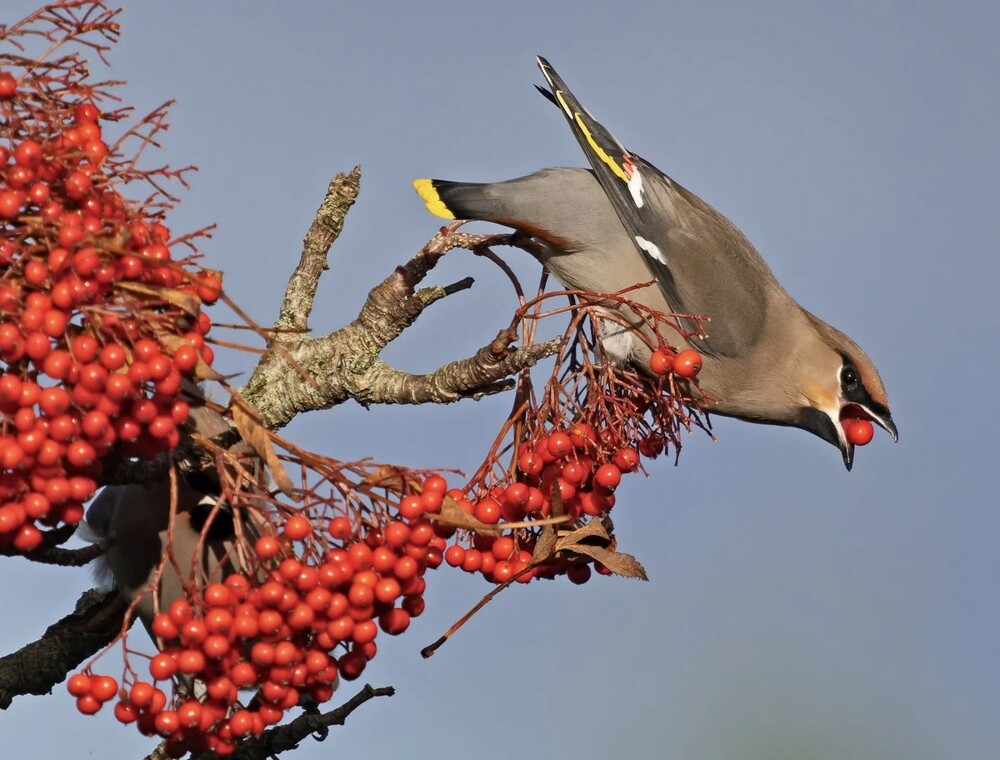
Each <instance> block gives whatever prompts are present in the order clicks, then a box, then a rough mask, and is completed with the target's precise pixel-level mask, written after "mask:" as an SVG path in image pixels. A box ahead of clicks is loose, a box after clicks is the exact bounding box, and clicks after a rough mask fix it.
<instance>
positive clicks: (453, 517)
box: [426, 495, 503, 536]
mask: <svg viewBox="0 0 1000 760" xmlns="http://www.w3.org/2000/svg"><path fill="white" fill-rule="evenodd" d="M426 516H427V517H428V518H429V519H431V520H436V521H437V522H439V523H443V524H445V525H451V526H453V527H456V528H464V529H466V530H472V531H475V532H476V533H479V534H480V535H483V536H499V535H502V534H503V530H502V529H500V528H497V527H496V526H495V525H487V524H486V523H484V522H480V521H479V520H477V519H476V518H475V517H473V516H472V515H470V514H469V513H468V512H466V511H464V510H463V509H462V508H461V507H460V506H458V502H456V501H455V500H454V499H453V498H451V497H450V496H448V495H445V497H444V501H442V502H441V511H440V512H428V513H426Z"/></svg>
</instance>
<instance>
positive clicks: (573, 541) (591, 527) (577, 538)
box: [555, 520, 611, 552]
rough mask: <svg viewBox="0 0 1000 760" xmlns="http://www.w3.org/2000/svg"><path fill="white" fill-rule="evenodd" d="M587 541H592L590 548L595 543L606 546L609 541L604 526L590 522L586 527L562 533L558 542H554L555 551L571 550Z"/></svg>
mask: <svg viewBox="0 0 1000 760" xmlns="http://www.w3.org/2000/svg"><path fill="white" fill-rule="evenodd" d="M587 539H593V540H592V541H591V542H590V544H589V545H590V546H593V545H594V544H595V542H596V543H599V544H603V545H604V546H607V545H608V543H610V541H611V538H610V537H609V536H608V533H607V531H606V530H604V526H603V525H601V524H600V523H599V522H597V521H595V520H592V521H591V522H589V523H587V524H586V525H584V526H582V527H580V528H577V529H576V530H574V531H572V532H570V533H564V534H563V535H561V536H559V540H558V541H557V542H556V549H555V550H556V551H557V552H560V551H563V550H564V549H573V548H575V547H576V546H578V545H579V544H581V543H583V542H584V541H586V540H587Z"/></svg>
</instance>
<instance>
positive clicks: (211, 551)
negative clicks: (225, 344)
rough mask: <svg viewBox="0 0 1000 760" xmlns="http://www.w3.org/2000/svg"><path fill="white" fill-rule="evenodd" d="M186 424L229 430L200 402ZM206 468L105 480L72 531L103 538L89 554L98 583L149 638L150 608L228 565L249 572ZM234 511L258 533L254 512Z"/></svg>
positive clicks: (219, 576)
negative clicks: (97, 551) (129, 607)
mask: <svg viewBox="0 0 1000 760" xmlns="http://www.w3.org/2000/svg"><path fill="white" fill-rule="evenodd" d="M188 426H189V427H190V428H191V429H195V430H197V431H198V432H199V433H200V434H201V435H203V436H205V437H207V438H212V437H214V436H218V435H223V434H225V433H227V432H228V431H229V430H230V428H229V426H228V424H227V423H226V421H225V420H224V419H223V418H222V417H221V416H220V415H219V414H217V413H216V412H213V411H211V410H209V409H207V408H205V407H192V409H191V418H190V420H189V422H188ZM214 475H215V473H202V472H199V471H192V472H191V473H189V474H187V475H183V474H180V473H178V475H177V477H176V478H175V479H174V483H171V480H170V479H169V478H168V477H163V478H161V479H158V480H156V481H154V482H151V483H148V484H145V483H128V484H123V485H109V486H105V487H104V488H103V489H101V491H100V493H98V494H97V496H96V497H95V498H94V500H93V501H92V502H91V503H90V505H89V506H88V507H87V513H86V515H85V518H84V521H83V522H82V523H81V525H80V529H79V530H78V535H79V536H80V537H81V538H82V539H84V540H87V541H90V542H93V543H97V542H101V541H107V547H106V549H105V551H104V553H103V554H102V555H101V556H99V557H98V558H97V559H96V560H95V565H94V574H95V576H96V577H97V579H98V581H100V583H101V585H102V586H105V587H109V588H114V589H116V590H117V591H118V593H119V594H120V595H121V596H122V597H123V598H124V599H125V601H127V602H130V603H131V602H133V601H134V602H135V604H136V607H135V611H136V615H137V616H138V618H139V619H140V620H141V621H142V623H143V625H144V627H145V628H146V630H147V632H149V635H150V638H152V639H153V641H154V642H156V641H157V637H156V636H155V634H154V633H153V631H152V623H153V618H154V617H155V614H156V612H158V611H166V610H168V609H169V607H170V605H171V604H172V603H173V602H174V601H175V600H177V599H191V598H192V593H191V592H192V591H196V592H200V591H201V590H203V589H204V588H205V586H207V585H208V584H209V583H214V582H221V581H222V580H224V579H225V577H226V576H227V575H229V574H231V573H233V572H244V573H246V572H248V571H252V569H251V568H248V567H244V566H243V565H242V564H241V561H240V553H239V552H238V551H236V549H235V545H236V543H237V539H238V535H237V531H236V525H235V520H234V515H233V509H232V507H231V506H230V505H228V504H227V503H226V502H225V501H224V500H222V503H221V504H220V503H218V502H219V501H220V499H222V497H221V488H220V487H219V484H218V482H217V478H215V477H213V476H214ZM172 502H173V512H174V517H173V525H172V526H171V524H170V522H171V520H170V517H171V503H172ZM241 518H242V519H241V524H242V532H243V535H244V538H245V539H248V540H249V541H250V543H251V544H252V542H253V540H254V539H255V538H256V537H257V536H259V535H260V530H259V526H258V524H257V523H256V520H257V517H256V516H255V515H254V514H253V513H251V512H249V511H247V510H244V511H243V512H242V514H241ZM168 550H169V555H168ZM161 564H162V570H160V566H161ZM157 572H160V578H159V583H158V584H157V585H156V587H155V588H154V586H153V582H154V580H155V578H156V574H157Z"/></svg>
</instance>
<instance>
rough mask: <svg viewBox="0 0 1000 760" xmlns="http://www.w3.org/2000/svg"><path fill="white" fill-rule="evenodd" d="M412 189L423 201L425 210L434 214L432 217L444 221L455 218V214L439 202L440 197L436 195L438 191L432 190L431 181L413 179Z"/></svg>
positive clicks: (432, 184)
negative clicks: (437, 217)
mask: <svg viewBox="0 0 1000 760" xmlns="http://www.w3.org/2000/svg"><path fill="white" fill-rule="evenodd" d="M413 189H414V190H416V191H417V195H419V196H420V197H421V198H422V199H423V201H424V204H425V205H426V206H427V210H428V211H430V212H431V213H432V214H434V216H440V217H443V218H444V219H454V218H455V214H454V213H452V211H451V209H450V208H448V207H447V206H446V205H445V202H444V201H443V200H441V196H440V195H438V191H437V190H435V189H434V182H433V180H429V179H415V180H413Z"/></svg>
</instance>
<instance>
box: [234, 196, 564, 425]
mask: <svg viewBox="0 0 1000 760" xmlns="http://www.w3.org/2000/svg"><path fill="white" fill-rule="evenodd" d="M331 186H332V185H331ZM315 224H316V222H314V226H315ZM457 229H458V225H457V224H456V225H451V226H449V227H445V228H442V230H441V231H440V232H439V233H438V234H437V235H435V236H434V237H433V238H432V239H431V240H430V241H429V242H428V243H427V245H425V246H424V247H423V248H422V249H421V250H420V251H419V252H418V253H417V254H416V255H415V256H413V257H412V258H411V259H410V260H409V261H408V262H407V263H406V264H404V265H402V266H400V267H398V268H397V269H396V271H395V272H393V273H392V274H391V275H389V277H387V278H386V279H385V280H384V281H383V282H382V283H380V284H379V285H378V286H376V287H375V288H373V289H372V290H371V292H370V293H369V294H368V298H367V299H366V300H365V303H364V304H363V305H362V307H361V310H360V312H359V313H358V317H357V318H356V319H355V320H354V321H353V322H351V323H350V324H348V325H345V326H344V327H342V328H340V329H339V330H335V331H333V332H331V333H329V334H328V335H324V336H320V337H316V338H309V337H306V336H298V335H290V334H288V333H284V334H281V335H277V334H275V335H273V341H272V345H277V346H280V348H281V350H280V351H271V352H269V353H268V354H266V355H265V356H263V357H262V358H261V360H260V362H259V363H258V365H257V367H256V368H255V370H254V372H253V374H252V375H251V377H250V379H249V380H248V381H247V383H246V385H245V386H243V387H242V388H240V389H239V393H240V394H241V395H242V396H243V398H244V399H245V400H246V401H247V402H248V403H250V404H251V405H252V406H253V407H254V408H256V409H257V410H258V412H259V413H260V415H261V420H262V422H263V424H264V425H265V426H266V427H268V428H270V429H271V430H277V429H279V428H281V427H283V426H284V425H286V424H288V422H290V421H291V420H292V418H293V417H295V415H297V414H301V413H303V412H309V411H315V410H318V409H329V408H330V407H333V406H336V405H337V404H341V403H343V402H344V401H347V400H349V399H354V400H356V401H358V402H359V403H361V404H364V405H368V404H423V403H450V402H453V401H457V400H459V399H462V398H474V399H478V398H482V397H484V396H487V395H492V394H495V393H500V392H502V391H505V390H508V389H509V388H510V387H511V386H512V382H508V378H510V377H511V375H514V374H516V373H517V372H520V371H521V370H522V369H526V368H528V367H531V366H533V365H534V364H536V363H537V362H538V361H540V360H541V359H543V358H545V357H547V356H552V355H554V354H556V353H557V352H558V351H559V348H560V346H561V343H560V342H559V341H548V342H546V343H540V344H537V345H533V346H528V347H525V348H520V349H511V348H510V346H511V344H512V343H513V342H514V341H515V340H516V339H517V333H516V330H515V329H514V328H513V327H511V328H506V329H504V330H501V331H500V334H499V335H498V336H497V338H496V339H494V340H493V341H491V342H490V343H489V344H487V345H486V346H484V347H483V348H481V349H480V350H479V351H477V352H476V354H475V355H473V356H471V357H469V358H466V359H462V360H459V361H454V362H451V363H449V364H446V365H445V366H443V367H440V368H439V369H437V370H435V371H434V372H431V373H428V374H425V375H412V374H410V373H407V372H404V371H402V370H398V369H396V368H394V367H392V366H390V365H389V364H387V363H386V362H384V361H383V360H382V359H381V356H380V354H381V352H382V350H383V349H384V348H385V347H386V346H387V345H389V343H391V342H392V341H393V340H395V339H396V338H398V337H399V336H400V335H401V334H402V333H403V331H404V330H406V328H407V327H409V326H410V325H412V324H413V323H414V322H415V321H416V319H417V317H419V316H420V315H421V314H422V313H423V311H424V309H426V308H427V307H428V306H430V305H431V304H432V303H435V302H436V301H439V300H441V299H442V298H444V297H446V296H448V295H451V294H453V293H456V292H460V291H462V290H465V289H467V288H468V287H470V286H471V282H470V281H469V279H468V278H467V279H466V280H463V281H461V282H459V283H455V284H454V285H450V286H447V287H442V286H433V287H427V288H420V289H417V288H416V286H417V285H418V284H419V283H420V282H421V281H422V280H423V279H424V278H425V277H426V276H427V274H428V272H430V270H431V269H433V268H434V266H435V265H436V264H437V262H438V260H439V259H440V258H441V256H443V255H444V254H445V253H447V252H448V251H449V250H452V249H454V248H467V249H470V250H479V249H482V248H484V247H485V246H488V245H497V244H509V243H510V242H511V237H510V236H509V235H471V234H468V233H462V232H458V231H457ZM324 261H325V254H324ZM300 267H301V265H300ZM311 271H313V272H314V273H315V275H316V277H318V276H319V273H320V271H321V270H319V269H318V268H316V267H315V266H314V267H313V269H312V270H311ZM296 282H297V280H296V277H295V276H293V278H292V280H291V281H290V282H289V289H292V288H294V287H296ZM310 282H312V284H311V285H308V287H309V288H311V289H312V290H310V292H314V291H315V282H314V281H310ZM290 300H293V301H294V300H295V296H294V295H292V294H290V293H286V297H285V301H286V303H288V302H289V301H290Z"/></svg>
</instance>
